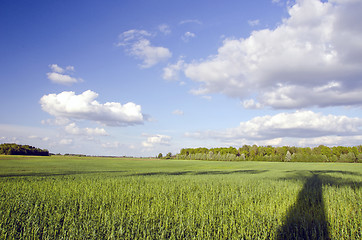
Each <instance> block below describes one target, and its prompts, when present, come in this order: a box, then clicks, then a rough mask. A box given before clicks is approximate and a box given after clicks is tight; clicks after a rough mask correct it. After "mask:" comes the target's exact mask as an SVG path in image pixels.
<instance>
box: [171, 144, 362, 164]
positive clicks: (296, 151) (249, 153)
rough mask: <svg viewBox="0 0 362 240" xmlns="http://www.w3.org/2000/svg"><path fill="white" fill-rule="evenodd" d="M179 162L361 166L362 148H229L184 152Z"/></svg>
mask: <svg viewBox="0 0 362 240" xmlns="http://www.w3.org/2000/svg"><path fill="white" fill-rule="evenodd" d="M176 159H185V160H210V161H269V162H355V163H357V162H360V163H362V145H359V146H354V147H342V146H338V147H327V146H324V145H320V146H318V147H314V148H310V147H304V148H302V147H289V146H283V147H273V146H257V145H253V146H250V145H244V146H243V147H241V148H239V149H237V148H234V147H228V148H210V149H208V148H183V149H181V151H180V153H179V154H177V155H176Z"/></svg>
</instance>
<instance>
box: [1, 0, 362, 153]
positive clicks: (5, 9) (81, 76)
mask: <svg viewBox="0 0 362 240" xmlns="http://www.w3.org/2000/svg"><path fill="white" fill-rule="evenodd" d="M361 10H362V1H360V0H349V1H342V0H330V1H318V0H297V1H282V0H279V1H277V0H265V1H251V0H246V1H209V0H208V1H166V0H164V1H160V0H159V1H153V0H147V1H146V0H144V1H138V0H135V1H10V0H5V1H2V2H1V3H0V35H1V38H0V56H1V57H0V81H1V86H2V87H1V88H0V101H1V103H2V104H1V109H2V111H1V112H2V113H1V115H0V116H1V118H0V143H5V142H16V143H19V144H29V145H33V146H36V147H41V148H47V149H49V150H50V151H51V152H53V153H82V154H90V155H128V156H129V155H132V156H155V155H157V154H158V153H159V152H161V153H163V154H166V153H168V152H172V153H174V154H175V153H177V152H179V150H180V149H181V148H185V147H221V146H234V147H241V146H242V145H244V144H250V145H252V144H257V145H273V146H280V145H294V146H310V147H313V146H316V145H320V144H324V145H328V146H334V145H345V146H351V145H359V144H361V142H362V141H361V140H362V112H361V104H362V45H361V42H362V27H361V26H360V24H356V23H358V22H359V19H360V12H361Z"/></svg>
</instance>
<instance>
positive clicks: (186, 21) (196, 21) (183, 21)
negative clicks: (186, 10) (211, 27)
mask: <svg viewBox="0 0 362 240" xmlns="http://www.w3.org/2000/svg"><path fill="white" fill-rule="evenodd" d="M187 23H195V24H199V25H202V22H201V21H200V20H198V19H186V20H182V21H180V23H179V24H180V25H182V24H187Z"/></svg>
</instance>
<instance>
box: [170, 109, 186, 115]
mask: <svg viewBox="0 0 362 240" xmlns="http://www.w3.org/2000/svg"><path fill="white" fill-rule="evenodd" d="M172 114H174V115H179V116H182V115H184V111H182V110H180V109H176V110H174V111H173V112H172Z"/></svg>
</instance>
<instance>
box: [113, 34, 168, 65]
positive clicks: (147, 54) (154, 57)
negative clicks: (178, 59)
mask: <svg viewBox="0 0 362 240" xmlns="http://www.w3.org/2000/svg"><path fill="white" fill-rule="evenodd" d="M151 36H152V34H150V33H149V32H147V31H145V30H136V29H132V30H129V31H126V32H123V33H122V34H120V35H119V39H120V42H119V43H118V44H117V46H123V47H125V48H126V51H127V52H128V53H129V54H130V55H131V56H134V57H135V58H138V59H140V60H142V61H143V64H141V67H142V68H149V67H152V66H154V65H156V64H158V63H159V62H162V61H165V60H167V59H169V58H170V57H171V56H172V53H171V52H170V50H169V49H167V48H165V47H157V46H153V45H151V42H150V41H149V40H148V39H147V38H148V37H151Z"/></svg>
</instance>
